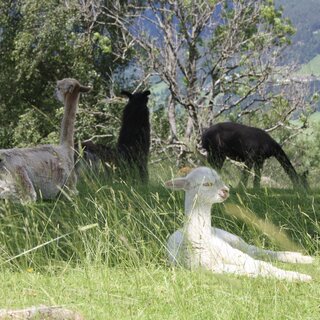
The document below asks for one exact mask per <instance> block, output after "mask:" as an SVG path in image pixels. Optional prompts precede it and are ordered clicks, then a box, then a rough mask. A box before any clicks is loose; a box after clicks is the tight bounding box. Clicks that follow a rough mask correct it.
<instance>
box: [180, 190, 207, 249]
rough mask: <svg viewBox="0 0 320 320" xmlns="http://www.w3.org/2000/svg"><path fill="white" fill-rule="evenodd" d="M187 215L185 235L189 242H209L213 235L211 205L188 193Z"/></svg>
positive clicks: (186, 200)
mask: <svg viewBox="0 0 320 320" xmlns="http://www.w3.org/2000/svg"><path fill="white" fill-rule="evenodd" d="M185 214H186V219H187V220H186V222H185V234H186V236H187V238H188V240H189V241H190V242H193V243H195V244H197V243H201V242H205V241H207V240H208V237H210V235H211V205H210V204H207V203H205V202H202V201H201V199H199V198H198V197H197V196H190V195H189V194H188V193H186V198H185Z"/></svg>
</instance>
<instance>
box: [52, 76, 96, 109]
mask: <svg viewBox="0 0 320 320" xmlns="http://www.w3.org/2000/svg"><path fill="white" fill-rule="evenodd" d="M90 90H91V87H87V86H83V85H81V84H80V83H79V81H78V80H76V79H72V78H65V79H62V80H58V81H57V86H56V96H57V99H58V100H59V101H60V102H62V103H64V102H65V100H66V99H67V97H68V96H70V95H72V94H78V93H80V92H88V91H90Z"/></svg>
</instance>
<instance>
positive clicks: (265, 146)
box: [202, 122, 306, 188]
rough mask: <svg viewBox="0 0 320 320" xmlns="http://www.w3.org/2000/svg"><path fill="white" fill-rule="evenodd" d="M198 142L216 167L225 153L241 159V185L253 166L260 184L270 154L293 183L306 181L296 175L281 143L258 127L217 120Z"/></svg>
mask: <svg viewBox="0 0 320 320" xmlns="http://www.w3.org/2000/svg"><path fill="white" fill-rule="evenodd" d="M202 146H203V148H204V149H206V150H207V152H208V162H209V163H210V165H211V166H212V167H213V168H215V169H217V170H219V169H221V168H222V166H223V163H224V161H225V159H226V157H229V158H230V159H233V160H236V161H240V162H244V163H245V164H246V166H247V167H248V170H244V171H243V175H242V182H243V184H244V185H246V184H247V180H248V174H249V171H250V170H251V168H252V166H254V170H255V177H254V186H255V187H257V188H258V187H259V186H260V176H261V169H262V167H263V163H264V161H265V160H266V159H267V158H270V157H272V156H274V157H275V158H276V159H277V160H278V161H279V163H280V164H281V166H282V167H283V169H284V170H285V172H286V173H287V174H288V176H289V178H290V179H291V181H292V183H293V185H294V186H295V187H301V186H300V185H299V184H300V183H303V184H306V181H302V180H303V179H302V177H299V176H298V174H297V172H296V170H295V169H294V167H293V166H292V164H291V162H290V160H289V159H288V157H287V155H286V154H285V152H284V151H283V150H282V148H281V146H280V145H279V144H278V143H277V142H276V141H275V140H274V139H272V138H271V136H270V135H269V134H268V133H267V132H265V131H264V130H261V129H259V128H254V127H249V126H245V125H242V124H238V123H233V122H225V123H218V124H216V125H213V126H211V127H210V128H208V129H207V130H206V131H205V132H204V133H203V135H202ZM303 187H306V185H304V186H303Z"/></svg>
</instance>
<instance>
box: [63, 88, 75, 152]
mask: <svg viewBox="0 0 320 320" xmlns="http://www.w3.org/2000/svg"><path fill="white" fill-rule="evenodd" d="M78 100H79V94H73V95H69V96H68V97H67V98H66V100H65V103H64V114H63V119H62V123H61V134H60V144H61V145H67V146H68V147H71V148H73V144H74V123H75V119H76V113H77V106H78Z"/></svg>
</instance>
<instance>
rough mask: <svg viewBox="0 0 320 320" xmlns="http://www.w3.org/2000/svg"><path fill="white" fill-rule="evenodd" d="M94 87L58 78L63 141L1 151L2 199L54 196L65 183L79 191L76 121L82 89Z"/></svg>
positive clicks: (34, 199)
mask: <svg viewBox="0 0 320 320" xmlns="http://www.w3.org/2000/svg"><path fill="white" fill-rule="evenodd" d="M90 89H91V88H90V87H86V86H82V85H81V84H80V83H79V82H78V81H77V80H75V79H70V78H66V79H63V80H60V81H57V86H56V94H57V97H58V99H59V100H60V101H61V102H63V103H64V115H63V119H62V123H61V133H60V144H59V145H51V144H50V145H41V146H36V147H32V148H13V149H2V150H0V199H14V200H21V201H22V202H29V201H36V199H37V197H38V196H40V197H42V198H44V199H53V198H55V197H56V196H57V194H58V193H59V192H60V190H61V188H63V187H64V185H67V187H68V188H69V190H70V191H71V192H74V193H76V192H77V191H76V180H77V179H76V175H75V173H74V170H73V169H74V148H73V141H74V122H75V117H76V112H77V106H78V101H79V96H80V93H81V92H88V91H89V90H90Z"/></svg>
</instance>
